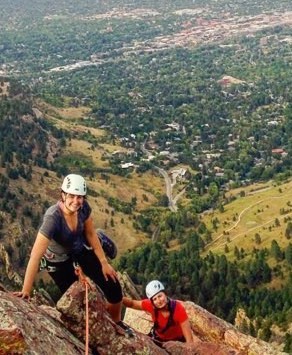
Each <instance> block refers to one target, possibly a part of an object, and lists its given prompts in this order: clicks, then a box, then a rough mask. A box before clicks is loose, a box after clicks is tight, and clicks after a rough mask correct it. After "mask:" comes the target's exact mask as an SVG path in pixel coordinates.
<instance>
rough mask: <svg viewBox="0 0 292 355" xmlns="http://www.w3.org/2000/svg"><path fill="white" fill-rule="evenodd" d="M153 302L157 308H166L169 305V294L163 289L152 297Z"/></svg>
mask: <svg viewBox="0 0 292 355" xmlns="http://www.w3.org/2000/svg"><path fill="white" fill-rule="evenodd" d="M152 302H153V304H154V306H155V307H156V308H164V307H165V306H166V305H167V296H166V294H165V293H164V292H163V291H160V292H158V293H157V294H156V295H155V296H153V297H152Z"/></svg>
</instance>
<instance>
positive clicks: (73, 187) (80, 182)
mask: <svg viewBox="0 0 292 355" xmlns="http://www.w3.org/2000/svg"><path fill="white" fill-rule="evenodd" d="M61 189H62V191H64V192H66V193H67V194H73V195H79V196H85V195H86V182H85V180H84V178H83V177H82V176H81V175H76V174H69V175H67V176H66V177H65V179H64V180H63V184H62V187H61Z"/></svg>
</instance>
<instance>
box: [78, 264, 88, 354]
mask: <svg viewBox="0 0 292 355" xmlns="http://www.w3.org/2000/svg"><path fill="white" fill-rule="evenodd" d="M74 269H75V274H76V275H77V276H78V278H79V281H80V282H81V283H82V284H83V285H84V286H85V355H88V354H89V307H88V287H89V286H90V285H89V283H88V281H87V279H86V276H85V275H84V273H83V271H82V269H81V267H80V265H78V264H77V263H74Z"/></svg>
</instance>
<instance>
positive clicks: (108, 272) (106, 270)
mask: <svg viewBox="0 0 292 355" xmlns="http://www.w3.org/2000/svg"><path fill="white" fill-rule="evenodd" d="M100 263H101V267H102V273H103V276H104V277H105V279H106V281H108V278H109V277H110V278H111V279H112V280H113V281H114V282H116V280H117V279H118V275H117V272H116V271H115V269H114V268H113V267H112V266H111V265H110V264H109V263H108V261H107V260H106V259H103V260H101V261H100Z"/></svg>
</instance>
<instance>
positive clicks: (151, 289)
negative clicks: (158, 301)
mask: <svg viewBox="0 0 292 355" xmlns="http://www.w3.org/2000/svg"><path fill="white" fill-rule="evenodd" d="M145 291H146V296H147V297H148V298H149V299H151V298H152V297H154V296H155V295H156V294H157V293H159V292H160V291H164V286H163V284H162V283H161V282H160V281H158V280H153V281H150V282H149V283H148V285H147V286H146V289H145Z"/></svg>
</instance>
